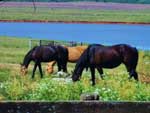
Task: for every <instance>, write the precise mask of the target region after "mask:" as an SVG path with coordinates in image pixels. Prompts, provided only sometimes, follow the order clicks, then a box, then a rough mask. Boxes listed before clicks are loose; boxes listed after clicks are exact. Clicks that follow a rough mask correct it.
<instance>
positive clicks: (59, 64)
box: [57, 61, 61, 71]
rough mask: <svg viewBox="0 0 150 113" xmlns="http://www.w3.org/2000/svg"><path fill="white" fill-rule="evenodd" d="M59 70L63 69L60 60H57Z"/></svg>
mask: <svg viewBox="0 0 150 113" xmlns="http://www.w3.org/2000/svg"><path fill="white" fill-rule="evenodd" d="M57 66H58V71H61V63H60V61H57Z"/></svg>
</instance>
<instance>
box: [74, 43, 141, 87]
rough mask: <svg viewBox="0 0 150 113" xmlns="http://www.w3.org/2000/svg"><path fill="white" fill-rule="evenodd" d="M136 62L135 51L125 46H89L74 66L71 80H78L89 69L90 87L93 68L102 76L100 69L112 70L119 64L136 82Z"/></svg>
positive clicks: (93, 76)
mask: <svg viewBox="0 0 150 113" xmlns="http://www.w3.org/2000/svg"><path fill="white" fill-rule="evenodd" d="M137 62H138V51H137V49H136V48H134V47H131V46H129V45H127V44H118V45H113V46H103V45H99V44H93V45H89V47H88V48H87V49H86V50H85V51H84V52H83V54H82V55H81V57H80V58H79V60H78V62H77V64H76V66H75V69H74V72H73V75H72V80H73V81H77V80H79V79H80V77H81V75H82V72H83V69H84V68H88V67H89V68H90V70H91V77H92V85H95V68H97V70H98V72H99V73H100V75H102V74H103V70H102V68H114V67H117V66H119V65H120V64H121V63H123V64H124V65H125V66H126V68H127V71H128V72H129V74H130V77H129V78H132V77H134V79H135V80H138V74H137V72H136V66H137ZM101 77H102V76H101Z"/></svg>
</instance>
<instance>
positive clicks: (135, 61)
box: [133, 48, 139, 69]
mask: <svg viewBox="0 0 150 113" xmlns="http://www.w3.org/2000/svg"><path fill="white" fill-rule="evenodd" d="M133 50H134V54H135V57H134V62H133V63H134V69H136V66H137V63H138V59H139V53H138V50H137V48H133Z"/></svg>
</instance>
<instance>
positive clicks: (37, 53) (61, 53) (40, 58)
mask: <svg viewBox="0 0 150 113" xmlns="http://www.w3.org/2000/svg"><path fill="white" fill-rule="evenodd" d="M53 60H55V61H56V62H57V65H58V71H61V69H63V71H64V72H67V61H68V50H67V49H66V48H65V47H63V46H60V45H55V46H54V45H42V46H36V47H34V48H33V49H31V50H30V51H29V52H28V53H27V54H26V55H25V57H24V60H23V64H21V72H22V74H26V73H27V68H28V65H29V63H30V62H31V61H34V62H35V65H34V68H33V72H32V78H34V74H35V70H36V68H37V66H38V67H39V71H40V74H41V78H42V77H43V73H42V68H41V62H49V61H53Z"/></svg>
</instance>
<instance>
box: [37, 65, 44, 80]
mask: <svg viewBox="0 0 150 113" xmlns="http://www.w3.org/2000/svg"><path fill="white" fill-rule="evenodd" d="M38 67H39V71H40V74H41V78H43V72H42V67H41V63H38Z"/></svg>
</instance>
